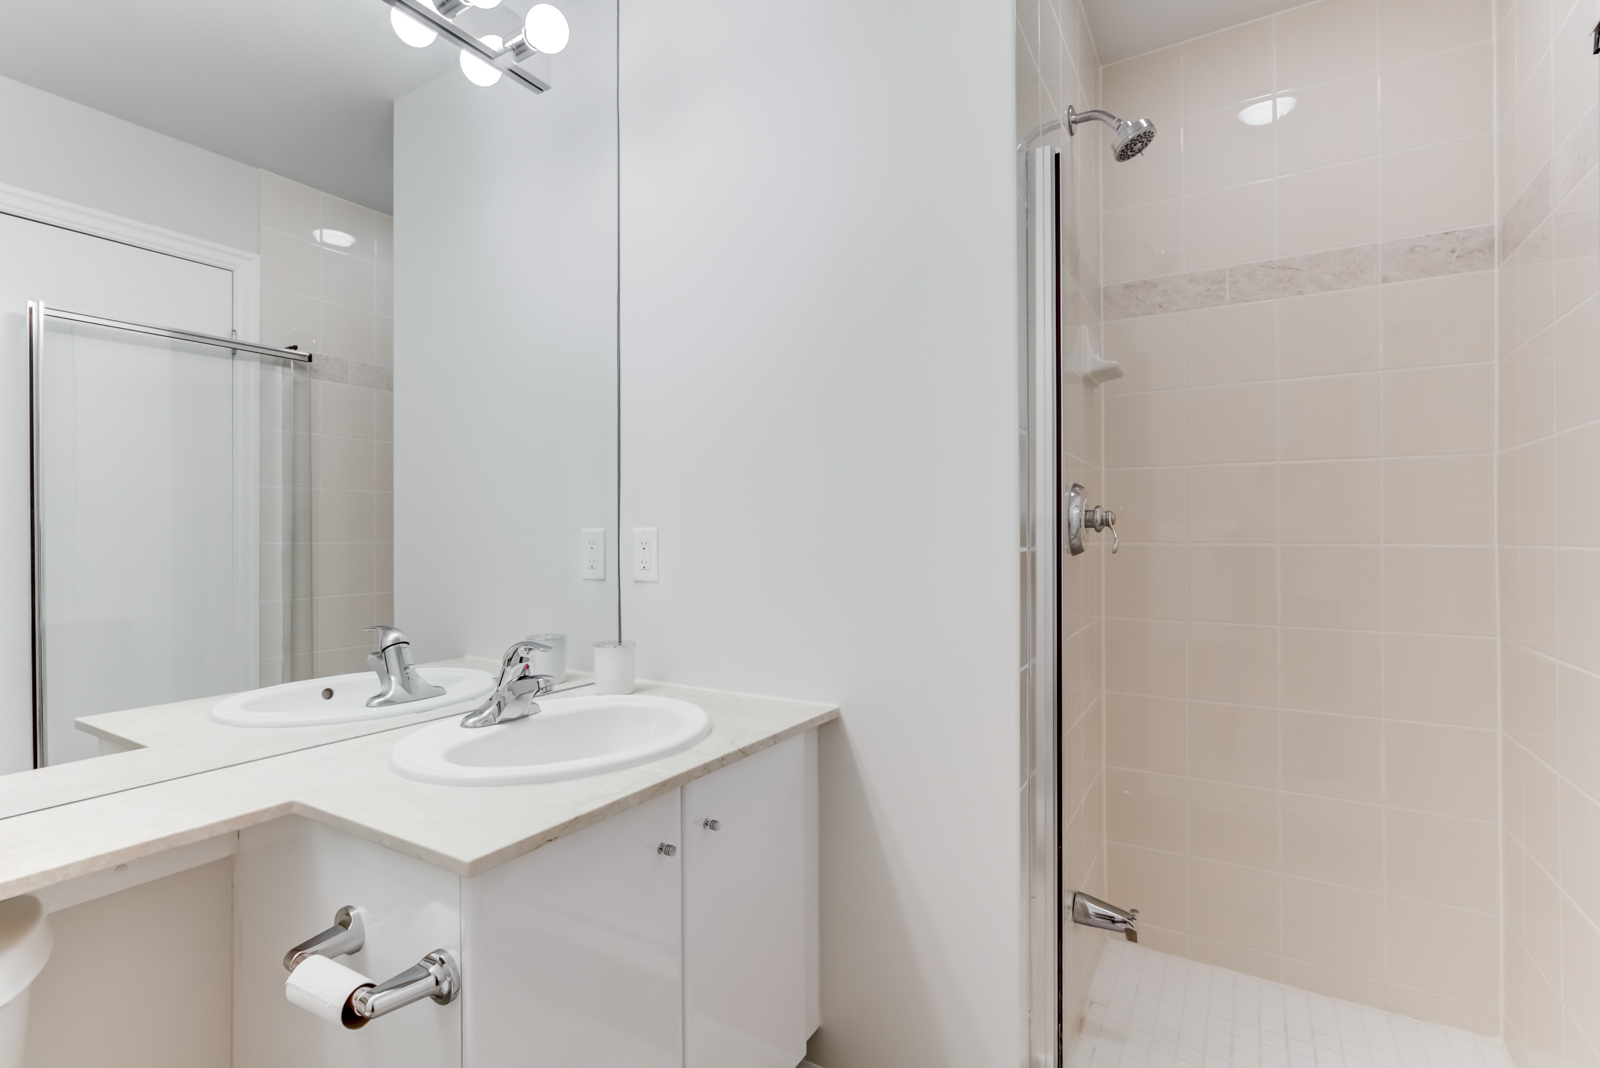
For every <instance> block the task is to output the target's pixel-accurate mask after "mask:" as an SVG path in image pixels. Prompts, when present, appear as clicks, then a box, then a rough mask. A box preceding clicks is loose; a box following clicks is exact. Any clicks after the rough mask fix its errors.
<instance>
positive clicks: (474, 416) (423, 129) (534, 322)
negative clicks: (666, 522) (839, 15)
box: [394, 0, 617, 670]
mask: <svg viewBox="0 0 1600 1068" xmlns="http://www.w3.org/2000/svg"><path fill="white" fill-rule="evenodd" d="M562 10H563V12H564V13H565V14H566V15H567V18H568V20H569V21H570V23H571V26H572V43H571V45H570V46H569V47H568V48H567V50H566V52H564V53H563V54H562V55H561V56H559V57H558V59H559V60H560V62H559V64H557V65H556V67H555V70H554V75H555V88H554V89H552V90H551V91H550V92H548V93H544V94H540V95H535V94H532V93H529V92H528V91H527V90H525V89H523V88H521V87H519V86H517V85H514V84H511V83H509V82H502V83H501V84H499V85H497V86H494V87H493V88H490V89H479V88H476V87H474V86H473V85H471V84H470V83H468V82H467V81H466V79H464V78H462V77H461V76H460V75H459V74H458V73H456V72H451V73H450V74H448V75H446V76H445V77H443V78H441V79H439V80H438V81H436V82H434V83H432V84H431V85H428V86H426V87H424V88H422V89H419V90H417V91H416V92H415V93H412V94H410V95H409V96H406V97H403V98H402V99H401V100H400V101H398V102H397V103H396V105H395V208H396V212H395V261H394V262H395V275H394V284H395V320H394V324H395V344H394V369H395V385H396V389H395V395H394V423H395V454H394V463H395V471H396V476H395V497H394V530H395V569H394V570H395V599H394V606H395V615H396V618H397V620H398V623H399V625H400V627H401V629H403V630H404V631H405V632H406V634H407V635H409V636H410V638H411V640H412V643H413V646H414V648H415V650H416V655H417V658H418V659H419V660H429V659H435V658H442V657H451V656H460V655H463V654H467V655H472V656H483V657H495V658H498V657H499V656H500V654H501V653H502V652H503V651H504V649H505V648H506V646H507V645H509V644H511V643H512V642H514V641H516V640H517V639H518V638H521V637H523V636H524V635H526V634H529V633H532V632H552V631H553V632H560V633H565V634H567V635H568V664H569V666H571V667H573V668H576V669H578V670H588V668H589V665H590V648H591V646H592V644H593V643H594V642H595V641H597V640H601V639H612V638H615V637H616V630H617V593H616V588H617V587H616V566H615V563H616V561H615V557H613V558H612V560H611V561H610V562H609V563H608V566H607V568H606V580H605V581H603V582H602V581H594V580H588V579H584V578H582V577H581V576H580V575H579V556H580V551H579V550H580V538H581V533H580V532H581V531H582V530H583V529H584V528H586V527H604V528H607V529H608V532H609V536H610V537H611V538H612V539H613V541H612V546H613V548H614V547H615V541H614V539H615V536H616V525H617V524H616V507H617V499H616V455H617V454H616V418H617V408H616V343H617V342H616V307H617V288H616V286H617V282H616V279H617V274H616V270H617V268H616V263H617V261H616V249H617V237H616V211H617V207H616V205H617V201H616V176H617V168H616V132H615V131H616V48H615V40H616V28H615V27H616V9H615V4H614V3H613V2H611V0H571V2H569V3H564V4H563V6H562Z"/></svg>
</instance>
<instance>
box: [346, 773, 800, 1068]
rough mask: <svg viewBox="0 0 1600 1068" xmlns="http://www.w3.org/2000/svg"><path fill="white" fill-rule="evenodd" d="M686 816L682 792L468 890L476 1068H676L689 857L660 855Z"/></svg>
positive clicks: (467, 1018) (468, 972) (469, 884)
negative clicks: (681, 816)
mask: <svg viewBox="0 0 1600 1068" xmlns="http://www.w3.org/2000/svg"><path fill="white" fill-rule="evenodd" d="M678 805H679V791H677V790H674V791H672V792H671V793H669V794H665V795H663V796H661V797H658V798H655V799H654V800H652V801H647V802H645V803H644V804H642V805H638V806H635V807H634V808H631V809H628V810H627V811H625V812H622V813H619V814H617V815H615V816H612V817H611V818H610V819H607V820H603V821H601V822H600V823H597V824H595V825H594V826H592V827H586V828H584V829H583V830H581V831H579V832H577V833H576V834H572V835H569V836H567V837H565V838H558V839H556V840H555V841H554V842H551V843H550V844H549V845H546V846H542V847H540V848H539V849H536V850H534V851H533V852H532V853H527V854H524V855H523V856H520V857H518V858H516V859H515V860H511V861H507V862H506V863H505V864H502V865H501V866H500V867H498V868H495V869H493V870H492V871H488V872H485V873H484V874H483V875H480V876H477V877H476V878H472V879H468V880H466V882H465V883H464V885H463V894H462V905H463V909H462V920H463V923H464V927H463V931H464V933H465V935H466V941H465V943H464V945H463V946H462V957H461V967H462V977H461V1002H462V1011H463V1017H464V1018H463V1020H462V1023H463V1037H464V1040H465V1043H464V1046H463V1052H464V1054H465V1057H464V1060H465V1063H466V1064H467V1065H469V1066H471V1068H512V1066H516V1068H526V1066H529V1065H538V1066H539V1068H545V1066H549V1068H557V1066H559V1068H567V1066H571V1068H579V1066H585V1068H595V1066H598V1065H616V1066H617V1068H623V1066H627V1068H677V1066H678V1065H679V1064H680V1063H681V1053H680V1050H681V1047H682V1037H681V1033H682V1026H683V1025H682V1014H683V1009H682V1005H683V980H682V973H683V929H682V912H683V892H682V879H681V867H682V855H681V854H677V855H674V856H667V855H665V854H664V853H663V852H661V846H662V845H663V844H666V845H670V846H673V848H674V849H676V843H677V841H678V831H679V822H680V821H679V816H678ZM382 1022H383V1021H381V1020H379V1021H377V1023H382ZM791 1068H793V1066H791Z"/></svg>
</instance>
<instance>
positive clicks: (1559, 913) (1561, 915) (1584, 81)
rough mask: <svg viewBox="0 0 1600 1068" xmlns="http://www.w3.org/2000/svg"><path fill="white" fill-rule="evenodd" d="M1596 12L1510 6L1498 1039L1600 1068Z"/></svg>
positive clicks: (1503, 163) (1500, 21) (1503, 296)
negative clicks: (1502, 920)
mask: <svg viewBox="0 0 1600 1068" xmlns="http://www.w3.org/2000/svg"><path fill="white" fill-rule="evenodd" d="M1597 18H1600V4H1596V3H1595V2H1594V0H1584V2H1582V3H1576V4H1574V3H1572V2H1570V0H1554V2H1552V0H1543V2H1540V3H1534V2H1522V0H1516V2H1507V0H1501V2H1500V4H1499V6H1498V9H1497V12H1496V21H1497V36H1496V65H1497V69H1498V94H1497V102H1496V104H1497V106H1496V114H1497V117H1498V132H1499V140H1500V196H1501V205H1502V216H1501V220H1500V238H1501V245H1500V255H1501V257H1502V263H1501V272H1500V274H1501V284H1500V332H1499V345H1498V350H1497V356H1498V362H1497V368H1498V372H1499V390H1500V404H1499V413H1500V424H1499V434H1500V453H1499V465H1500V467H1499V481H1500V501H1499V507H1498V509H1497V511H1498V514H1499V516H1500V531H1499V536H1500V574H1501V589H1500V623H1501V632H1502V634H1503V638H1504V640H1503V662H1502V680H1503V688H1504V689H1503V693H1504V697H1503V702H1502V703H1503V709H1504V723H1505V734H1504V741H1503V746H1502V759H1503V769H1504V770H1503V775H1504V781H1505V828H1504V838H1503V846H1504V856H1505V904H1506V925H1505V968H1506V1030H1505V1033H1506V1043H1507V1045H1508V1047H1509V1048H1510V1050H1511V1053H1512V1056H1513V1058H1514V1059H1515V1060H1516V1061H1517V1063H1519V1064H1522V1065H1555V1064H1561V1065H1600V878H1597V877H1596V875H1597V873H1600V865H1597V858H1600V775H1597V774H1596V769H1597V768H1600V759H1597V758H1600V748H1597V747H1596V745H1595V739H1597V738H1600V655H1597V653H1600V566H1597V564H1600V553H1597V552H1596V550H1597V549H1600V524H1597V522H1596V521H1597V519H1600V452H1597V451H1596V450H1597V445H1600V434H1597V432H1600V322H1597V318H1596V311H1597V298H1596V295H1595V291H1596V284H1597V274H1600V262H1597V253H1600V221H1597V218H1596V210H1597V203H1600V186H1597V184H1596V174H1595V169H1594V167H1595V163H1596V159H1597V157H1600V139H1597V133H1600V131H1597V122H1600V118H1597V115H1596V108H1595V104H1596V69H1595V67H1596V64H1597V63H1600V60H1597V59H1596V58H1595V57H1594V56H1593V55H1592V54H1591V53H1590V40H1589V32H1590V28H1591V27H1593V26H1594V24H1595V22H1596V20H1597Z"/></svg>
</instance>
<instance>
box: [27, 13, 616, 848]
mask: <svg viewBox="0 0 1600 1068" xmlns="http://www.w3.org/2000/svg"><path fill="white" fill-rule="evenodd" d="M559 6H560V8H561V11H562V14H563V15H564V16H565V18H566V21H567V23H568V25H569V27H570V45H568V46H567V47H565V48H564V49H563V50H562V51H561V54H560V55H559V56H548V55H540V54H536V53H535V54H530V55H529V56H527V57H526V58H525V61H524V62H522V63H521V65H520V66H519V67H518V68H517V70H516V71H514V72H511V73H512V74H513V75H514V76H511V77H500V78H498V79H496V78H494V77H493V73H492V71H491V72H488V73H486V72H485V71H484V70H479V69H476V68H473V69H468V65H467V64H466V63H464V62H463V61H462V60H461V58H460V57H461V56H462V55H463V54H464V52H463V51H462V50H461V46H460V42H459V41H457V42H452V41H451V40H448V39H445V38H440V39H438V40H437V41H434V42H433V43H431V44H426V45H425V46H423V47H418V41H419V40H420V38H419V36H418V35H417V34H411V37H412V38H413V40H406V39H403V38H402V36H400V35H398V34H397V31H396V30H395V29H393V28H392V26H391V22H392V20H391V8H390V7H389V6H387V5H386V4H385V3H383V2H382V0H334V2H332V3H328V2H325V0H286V2H280V3H274V4H272V5H268V6H265V7H257V6H250V7H245V8H240V7H237V6H231V7H230V6H228V5H220V6H219V5H189V4H179V5H168V6H167V7H164V8H161V9H159V10H157V9H144V10H137V11H136V10H133V9H130V8H128V7H127V5H122V4H117V3H113V2H111V0H77V2H75V3H73V4H71V5H51V6H46V7H44V8H38V7H36V8H33V9H29V10H18V11H11V12H7V14H6V15H5V16H4V26H5V29H6V33H5V34H4V35H0V134H3V135H4V136H5V138H6V141H7V144H8V145H10V146H11V147H12V149H13V150H12V151H8V153H7V154H6V157H5V158H4V159H0V368H3V369H0V687H3V688H4V692H5V694H6V700H5V701H4V702H3V703H0V818H3V817H5V816H9V815H15V814H18V813H21V812H26V811H31V810H34V809H37V808H40V807H44V806H48V805H56V804H62V803H66V802H69V801H72V800H77V799H81V798H85V797H90V796H94V795H96V794H100V793H104V792H108V791H115V790H123V789H128V788H131V787H135V786H140V785H145V784H148V783H151V782H156V781H160V780H161V779H164V778H169V777H172V776H179V775H188V774H193V773H195V772H197V771H204V770H208V769H211V768H216V767H222V766H226V765H229V764H234V763H239V762H241V761H246V760H252V759H257V758H260V757H264V756H270V755H275V754H279V753H283V752H288V751H292V750H294V749H299V748H304V747H306V746H311V745H320V744H325V743H328V742H333V741H337V740H340V739H343V738H349V737H353V736H355V735H358V734H363V733H369V732H372V731H377V730H386V729H394V728H396V727H399V726H404V725H406V724H409V723H414V722H417V721H419V720H421V719H426V718H433V717H435V716H443V715H449V714H454V713H457V712H461V711H465V710H467V709H469V708H470V707H472V705H473V704H475V703H476V699H477V698H479V697H481V692H480V691H481V690H483V689H484V688H485V686H486V685H487V682H486V681H484V680H486V679H487V678H488V672H490V671H492V670H493V669H495V668H497V667H498V658H499V656H500V654H501V652H502V650H503V649H504V648H505V647H506V646H507V645H508V644H510V643H511V642H512V641H514V640H516V639H519V638H522V637H524V636H525V635H528V634H531V633H544V634H552V633H555V634H564V635H566V639H567V641H566V649H567V658H566V667H567V671H568V678H567V683H566V684H567V685H573V684H578V683H581V682H583V681H584V680H585V679H586V678H587V674H586V673H587V670H588V668H589V666H590V665H589V662H588V650H589V648H590V647H591V646H592V644H593V643H594V642H595V641H598V640H603V639H611V638H615V637H616V636H617V634H616V629H617V589H618V570H619V569H618V566H617V555H616V554H617V548H618V542H619V539H618V530H617V518H616V502H617V481H616V480H617V457H616V440H617V426H616V411H617V398H616V353H617V349H616V300H617V273H616V134H617V131H616V67H615V56H616V5H615V3H614V0H568V2H566V3H562V4H561V5H559ZM530 7H532V0H506V2H505V3H503V4H501V5H499V6H498V7H496V8H494V9H474V8H469V9H466V10H465V11H463V12H461V13H460V14H459V16H458V17H456V19H455V22H454V25H455V26H456V27H458V28H459V29H460V30H461V31H462V32H463V33H465V34H468V35H471V37H472V38H474V39H476V40H481V41H484V42H494V41H511V40H513V39H514V37H515V35H516V32H517V30H518V28H519V27H520V26H521V22H522V20H523V18H524V16H525V15H526V14H527V11H528V9H529V8H530ZM311 25H315V26H316V32H315V33H308V32H306V28H307V27H308V26H311ZM91 30H92V32H91ZM446 37H448V35H446ZM285 71H288V72H292V76H289V77H286V76H285V75H284V72H285ZM154 72H160V73H159V74H157V73H154ZM464 74H465V75H466V77H464V76H463V75H464ZM485 82H489V83H490V84H487V85H485V84H483V83H485ZM541 87H544V91H537V90H539V89H540V88H541ZM535 237H536V238H537V240H535ZM30 308H32V309H33V310H34V312H35V313H37V312H40V311H42V312H43V315H42V317H39V316H37V314H36V318H38V322H37V324H36V325H35V326H33V327H30ZM118 324H133V325H134V326H144V327H155V328H159V329H158V331H157V332H156V333H151V332H148V331H139V330H131V329H128V328H127V327H126V326H125V325H118ZM167 328H173V329H171V330H168V329H167ZM184 333H187V334H189V335H203V336H205V337H210V338H216V339H237V340H238V341H239V342H241V343H243V344H246V345H247V347H246V348H244V349H235V348H229V347H218V346H215V345H208V344H205V343H204V342H203V341H196V340H195V339H194V338H193V337H189V338H185V337H181V336H174V335H175V334H184ZM274 352H276V354H274ZM30 368H31V371H32V373H31V377H30ZM408 433H410V434H412V435H413V436H412V438H411V439H410V440H416V441H422V440H425V441H426V442H427V444H426V445H425V446H412V445H410V444H409V441H408ZM441 443H442V444H441ZM397 511H399V512H400V513H401V514H402V515H403V516H408V517H409V519H408V522H407V523H406V524H405V529H406V530H408V531H409V532H411V533H410V536H409V540H406V541H403V542H402V543H401V544H400V545H399V546H398V547H397V545H396V539H395V535H394V531H395V515H396V512H397ZM461 526H466V527H468V528H470V529H472V530H474V531H476V532H478V533H479V535H480V537H479V541H480V543H481V544H480V551H478V552H475V553H472V554H469V556H468V558H462V557H461V555H460V554H456V555H455V556H447V555H444V554H442V553H439V552H437V551H435V549H434V548H433V546H432V545H431V544H430V538H429V531H430V530H432V531H443V530H445V529H459V528H460V527H461ZM397 550H398V552H397ZM397 555H398V557H399V558H400V560H401V561H402V567H404V568H406V569H408V570H409V571H410V572H412V573H415V574H416V575H418V576H420V577H418V578H416V579H415V580H414V581H411V582H410V583H409V584H402V585H401V587H400V589H399V592H398V596H397V587H396V583H395V570H396V563H395V562H396V558H397ZM463 584H466V585H472V586H477V587H480V588H481V587H484V586H487V585H494V586H498V587H500V588H502V589H503V590H504V591H505V596H504V597H503V598H501V599H500V600H501V601H502V603H503V604H504V606H505V607H504V611H503V613H502V614H501V615H500V616H499V617H496V618H483V619H475V620H471V621H465V623H463V621H460V620H456V619H454V618H453V617H452V615H451V613H452V610H453V609H452V605H453V603H454V599H453V597H452V591H453V590H456V589H459V588H461V587H462V585H463ZM397 601H398V605H397ZM374 624H388V625H392V626H395V627H397V628H399V630H400V631H401V632H402V634H403V636H404V638H405V639H406V640H407V642H408V645H407V648H406V652H407V653H408V655H409V657H410V659H411V660H412V661H414V662H415V663H416V664H418V665H421V673H422V675H423V676H424V677H427V676H428V675H429V673H430V672H433V671H436V670H443V669H442V668H440V669H435V668H431V667H429V665H430V664H441V663H442V664H448V665H449V666H450V670H452V671H454V672H455V674H454V675H453V676H452V678H453V679H456V680H457V681H458V682H459V681H460V680H463V679H465V680H466V683H464V684H463V685H462V686H461V687H458V686H456V685H455V684H454V683H453V684H452V685H451V688H450V689H449V691H448V694H447V698H446V699H444V700H443V701H442V703H441V700H439V699H435V700H429V701H420V702H416V703H415V704H414V705H413V706H412V707H414V708H422V709H424V710H423V711H421V712H416V711H412V710H411V709H410V708H407V707H406V705H405V704H399V705H395V706H393V707H392V708H387V709H385V708H380V709H370V708H367V707H366V703H365V698H366V697H367V696H368V695H369V694H377V693H378V692H379V677H378V674H377V673H376V672H375V671H374V670H373V669H372V667H371V665H370V664H369V655H370V654H371V653H372V652H373V651H374V644H373V635H372V634H371V633H369V632H368V630H367V628H369V627H371V626H373V625H374ZM462 634H465V635H467V637H466V638H465V639H463V638H461V637H459V635H462ZM446 635H456V636H457V637H453V638H447V637H446ZM479 672H481V673H483V674H477V673H479ZM305 680H321V681H326V682H327V685H321V686H319V685H310V686H306V687H303V688H298V689H294V690H292V691H289V692H286V693H285V694H282V695H279V696H277V697H275V698H271V699H265V698H264V699H262V700H259V701H256V702H255V703H254V704H252V699H250V698H245V699H243V700H242V701H235V702H233V703H234V704H236V705H240V707H242V708H244V709H245V710H246V712H247V714H246V715H243V716H240V715H235V716H233V717H232V718H231V720H230V721H229V722H219V721H218V718H217V717H213V716H212V715H211V710H212V707H213V706H214V705H215V704H216V703H217V701H218V700H220V699H221V698H222V697H224V696H227V695H231V694H237V693H240V692H242V691H243V692H250V691H255V690H257V689H260V688H264V687H271V686H274V685H279V684H288V683H296V682H302V681H305ZM334 691H337V699H335V698H334V697H328V698H327V700H326V703H324V701H323V695H326V694H330V693H333V692H334ZM295 701H304V702H308V703H309V705H310V707H309V708H308V709H299V708H298V707H296V708H293V709H290V708H289V706H290V705H291V704H293V703H294V702H295ZM253 709H254V710H256V711H259V710H260V709H273V710H278V711H274V712H273V714H272V715H267V714H256V712H252V711H251V710H253ZM282 710H287V711H283V712H282V722H285V723H290V724H293V725H290V726H282V727H260V726H239V725H237V724H239V723H243V722H250V723H262V722H273V721H274V720H273V715H277V714H279V711H282ZM352 710H353V711H352ZM335 712H337V714H334V713H335ZM252 716H253V717H254V718H252ZM319 716H323V718H321V719H319V718H318V717H319ZM222 718H224V719H227V718H229V717H222ZM91 758H93V759H91Z"/></svg>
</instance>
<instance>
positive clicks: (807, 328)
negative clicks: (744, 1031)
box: [620, 0, 1021, 1068]
mask: <svg viewBox="0 0 1600 1068" xmlns="http://www.w3.org/2000/svg"><path fill="white" fill-rule="evenodd" d="M621 9H622V10H621V32H622V41H621V78H622V81H621V90H620V93H621V99H620V113H621V122H622V128H621V155H622V219H621V227H622V267H621V271H622V302H621V304H622V336H621V346H622V357H621V359H622V372H621V374H622V525H623V528H624V530H627V529H629V528H632V527H634V526H657V527H659V528H660V532H661V533H660V544H661V581H660V582H659V583H658V584H643V583H634V582H632V581H631V580H625V581H624V583H623V630H624V635H625V636H626V637H629V638H633V639H636V640H637V641H638V642H639V656H640V672H641V674H642V675H644V676H646V677H651V678H660V679H671V680H676V681H683V682H692V683H694V684H696V685H702V686H714V687H722V688H726V689H732V690H742V691H755V692H763V693H773V694H783V695H786V696H793V697H807V698H831V699H837V700H838V701H840V702H841V704H842V706H843V710H844V719H843V721H842V724H841V725H839V726H837V727H833V728H829V729H828V730H827V731H825V732H824V737H823V741H822V751H821V769H822V771H821V774H822V878H823V890H822V893H823V899H822V913H823V918H822V925H823V949H822V954H823V964H822V990H823V995H822V997H823V1004H822V1029H821V1032H820V1034H819V1036H818V1037H817V1038H816V1039H815V1040H813V1043H812V1048H811V1054H810V1056H811V1059H812V1060H813V1061H815V1062H817V1063H819V1064H822V1065H825V1066H826V1068H866V1066H872V1068H894V1066H901V1065H904V1066H910V1065H916V1066H918V1068H934V1066H944V1065H950V1066H955V1065H960V1066H962V1068H971V1066H978V1065H1006V1066H1008V1068H1009V1066H1011V1065H1015V1064H1017V1063H1018V1062H1019V1060H1020V1056H1021V1054H1020V1043H1019V1039H1020V1033H1021V1019H1020V1011H1021V1009H1020V984H1019V969H1020V961H1019V950H1018V930H1019V923H1020V917H1019V911H1018V905H1019V894H1020V879H1019V842H1018V837H1019V836H1018V825H1019V814H1018V796H1017V791H1018V789H1019V786H1020V776H1019V763H1020V760H1019V745H1018V729H1017V717H1018V712H1017V709H1018V700H1019V698H1018V692H1017V667H1018V664H1019V663H1020V662H1021V660H1020V656H1021V654H1020V649H1019V622H1018V612H1019V606H1018V574H1017V562H1016V561H1017V524H1018V518H1017V516H1018V509H1017V489H1016V486H1017V476H1016V470H1017V466H1016V465H1017V439H1016V434H1017V430H1016V421H1017V414H1016V413H1017V407H1016V406H1017V394H1016V352H1017V348H1016V345H1017V341H1016V330H1017V323H1016V284H1017V280H1016V270H1015V240H1016V236H1015V225H1016V214H1015V209H1014V198H1015V191H1016V169H1015V167H1016V163H1015V154H1014V138H1013V134H1012V127H1013V125H1014V121H1015V120H1014V110H1015V106H1016V105H1015V81H1014V57H1013V33H1014V29H1013V22H1014V20H1013V13H1012V8H1011V5H1010V4H1008V3H1005V2H1003V0H991V2H986V3H964V4H956V3H951V2H933V3H929V2H909V0H879V2H876V3H872V4H866V5H863V4H859V3H852V2H848V0H819V2H817V3H812V4H806V5H774V4H750V3H744V2H740V0H678V2H675V3H661V2H660V0H643V2H636V0H623V3H622V5H621Z"/></svg>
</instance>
